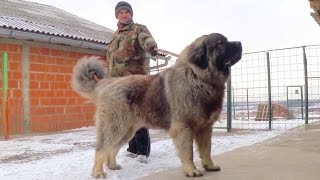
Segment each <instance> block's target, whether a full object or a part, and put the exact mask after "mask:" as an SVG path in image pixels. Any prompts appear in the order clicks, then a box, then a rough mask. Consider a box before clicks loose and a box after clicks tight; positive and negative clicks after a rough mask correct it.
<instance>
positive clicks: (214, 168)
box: [203, 165, 221, 171]
mask: <svg viewBox="0 0 320 180" xmlns="http://www.w3.org/2000/svg"><path fill="white" fill-rule="evenodd" d="M203 168H204V169H205V170H206V171H220V170H221V168H220V166H215V165H204V166H203Z"/></svg>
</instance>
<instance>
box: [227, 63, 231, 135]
mask: <svg viewBox="0 0 320 180" xmlns="http://www.w3.org/2000/svg"><path fill="white" fill-rule="evenodd" d="M229 70H230V78H229V80H228V82H227V131H228V132H229V131H231V118H232V97H231V95H232V93H231V68H230V69H229Z"/></svg>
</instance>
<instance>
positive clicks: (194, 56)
mask: <svg viewBox="0 0 320 180" xmlns="http://www.w3.org/2000/svg"><path fill="white" fill-rule="evenodd" d="M190 62H191V63H193V64H195V65H197V66H198V67H200V68H201V69H206V68H207V67H208V59H207V47H206V45H205V44H201V45H200V46H197V47H194V48H193V49H192V50H191V54H190Z"/></svg>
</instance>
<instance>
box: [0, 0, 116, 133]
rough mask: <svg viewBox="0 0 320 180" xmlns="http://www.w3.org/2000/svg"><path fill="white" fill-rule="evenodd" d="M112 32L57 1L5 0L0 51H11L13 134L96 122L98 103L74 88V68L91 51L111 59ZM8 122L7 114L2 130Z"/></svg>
mask: <svg viewBox="0 0 320 180" xmlns="http://www.w3.org/2000/svg"><path fill="white" fill-rule="evenodd" d="M112 34H113V31H112V30H110V29H108V28H105V27H103V26H101V25H98V24H95V23H93V22H90V21H88V20H85V19H83V18H80V17H78V16H75V15H73V14H70V13H68V12H66V11H63V10H61V9H58V8H56V7H53V6H48V5H43V4H39V3H34V2H27V1H22V0H1V1H0V54H1V53H3V52H6V53H7V54H8V69H9V70H8V83H9V87H8V102H9V122H10V132H11V134H20V133H30V132H49V131H59V130H65V129H72V128H80V127H83V126H91V125H93V112H94V110H95V107H94V106H93V104H91V103H87V102H86V100H85V99H83V98H81V97H80V96H79V95H77V94H76V93H75V92H73V90H72V89H71V88H70V78H71V72H72V68H73V66H74V65H75V63H76V61H77V59H79V58H81V57H83V56H85V55H97V56H101V57H102V58H103V59H105V50H106V42H108V41H109V40H110V38H111V36H112ZM0 71H1V70H0ZM1 78H2V77H1V75H0V79H1ZM0 88H1V90H2V85H0ZM0 98H2V97H0ZM0 107H1V109H2V108H3V107H4V105H3V104H1V106H0ZM0 115H1V116H0V117H2V110H1V111H0ZM3 126H4V122H3V120H2V119H1V121H0V135H2V134H3V133H4V128H3Z"/></svg>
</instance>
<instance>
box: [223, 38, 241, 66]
mask: <svg viewBox="0 0 320 180" xmlns="http://www.w3.org/2000/svg"><path fill="white" fill-rule="evenodd" d="M227 49H228V53H227V54H229V55H230V57H229V58H228V61H227V62H226V63H225V65H226V66H228V67H231V66H232V65H234V64H236V63H237V62H238V61H239V60H240V59H241V56H242V45H241V42H240V41H232V42H229V43H228V48H227Z"/></svg>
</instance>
